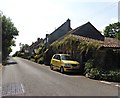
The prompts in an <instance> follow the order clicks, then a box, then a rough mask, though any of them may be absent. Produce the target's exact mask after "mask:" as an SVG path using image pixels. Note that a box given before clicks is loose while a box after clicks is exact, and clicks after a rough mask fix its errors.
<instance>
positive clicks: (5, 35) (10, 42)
mask: <svg viewBox="0 0 120 98" xmlns="http://www.w3.org/2000/svg"><path fill="white" fill-rule="evenodd" d="M1 19H2V60H3V61H4V60H6V58H7V56H8V55H9V54H10V53H11V52H12V49H11V46H15V36H17V35H18V32H19V31H18V30H17V28H16V27H15V26H14V24H13V22H12V21H11V19H10V18H7V17H6V16H1Z"/></svg>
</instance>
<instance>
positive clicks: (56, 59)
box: [50, 54, 80, 73]
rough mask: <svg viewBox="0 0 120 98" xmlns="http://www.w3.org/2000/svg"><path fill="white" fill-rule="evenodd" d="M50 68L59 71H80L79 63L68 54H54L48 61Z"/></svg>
mask: <svg viewBox="0 0 120 98" xmlns="http://www.w3.org/2000/svg"><path fill="white" fill-rule="evenodd" d="M50 68H51V70H54V69H58V70H60V72H61V73H64V72H78V71H80V63H78V62H77V61H75V60H73V59H72V58H71V56H70V55H68V54H55V55H53V57H52V59H51V62H50Z"/></svg>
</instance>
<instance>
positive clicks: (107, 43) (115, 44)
mask: <svg viewBox="0 0 120 98" xmlns="http://www.w3.org/2000/svg"><path fill="white" fill-rule="evenodd" d="M70 35H72V36H73V37H75V38H77V39H79V40H84V41H88V42H98V43H99V44H100V45H101V47H106V48H107V47H108V48H120V40H117V39H115V38H108V37H105V40H104V41H100V40H95V39H92V38H88V37H83V36H79V35H73V34H70ZM68 36H69V35H68Z"/></svg>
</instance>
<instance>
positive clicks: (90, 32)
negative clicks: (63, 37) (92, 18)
mask: <svg viewBox="0 0 120 98" xmlns="http://www.w3.org/2000/svg"><path fill="white" fill-rule="evenodd" d="M70 33H72V34H74V35H79V36H83V37H88V38H92V39H95V40H102V41H103V40H104V36H103V35H102V34H101V33H100V32H99V31H98V30H97V29H96V28H95V27H94V26H93V25H92V24H91V23H90V22H88V23H86V24H84V25H82V26H79V27H77V28H76V29H74V30H71V31H70Z"/></svg>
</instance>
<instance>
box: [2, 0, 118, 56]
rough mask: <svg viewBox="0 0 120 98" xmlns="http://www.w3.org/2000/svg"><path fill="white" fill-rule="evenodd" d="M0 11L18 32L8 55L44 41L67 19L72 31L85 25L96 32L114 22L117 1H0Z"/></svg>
mask: <svg viewBox="0 0 120 98" xmlns="http://www.w3.org/2000/svg"><path fill="white" fill-rule="evenodd" d="M0 10H1V11H2V12H3V15H5V16H7V17H10V18H11V21H12V22H13V23H14V26H15V27H16V28H17V29H18V31H19V36H17V37H16V47H12V49H13V52H12V53H11V54H14V53H15V52H16V51H19V49H20V48H19V43H22V44H28V45H31V44H32V42H35V41H37V38H45V35H46V34H50V33H52V32H53V31H54V30H55V28H58V27H59V26H60V25H62V24H63V23H64V22H65V21H66V20H67V19H68V18H69V19H70V20H71V27H72V28H73V29H75V28H76V27H78V26H80V25H82V24H85V23H86V22H88V21H89V22H91V23H92V24H93V25H94V26H95V27H96V28H97V29H98V30H99V31H103V30H104V28H105V26H107V25H109V24H110V23H114V22H117V21H118V0H0Z"/></svg>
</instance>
